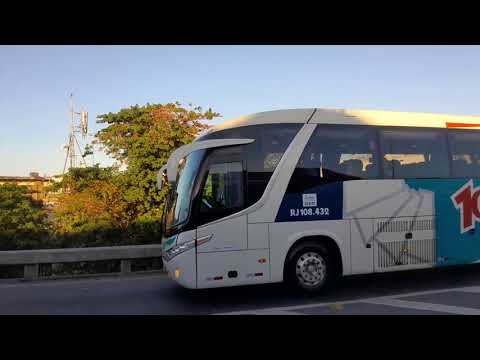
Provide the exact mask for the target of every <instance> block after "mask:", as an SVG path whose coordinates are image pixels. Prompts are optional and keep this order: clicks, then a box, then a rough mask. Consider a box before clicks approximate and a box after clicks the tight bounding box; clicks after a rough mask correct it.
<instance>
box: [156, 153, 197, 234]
mask: <svg viewBox="0 0 480 360" xmlns="http://www.w3.org/2000/svg"><path fill="white" fill-rule="evenodd" d="M204 155H205V150H197V151H194V152H192V153H191V154H189V155H188V156H186V157H185V158H183V159H181V160H180V162H179V164H178V172H177V179H176V181H175V183H173V184H171V187H170V189H169V192H168V194H167V198H166V203H165V213H164V222H165V229H166V230H169V229H172V228H173V227H176V226H178V225H180V224H182V223H184V222H185V221H187V219H188V215H189V214H190V204H191V194H192V189H193V185H194V183H195V179H196V176H197V173H198V169H199V167H200V164H201V162H202V159H203V156H204Z"/></svg>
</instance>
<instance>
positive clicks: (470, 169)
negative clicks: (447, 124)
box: [448, 129, 480, 177]
mask: <svg viewBox="0 0 480 360" xmlns="http://www.w3.org/2000/svg"><path fill="white" fill-rule="evenodd" d="M477 131H478V130H460V129H459V130H449V131H448V132H449V134H448V139H449V142H450V150H451V153H452V158H451V161H452V176H453V177H480V132H477Z"/></svg>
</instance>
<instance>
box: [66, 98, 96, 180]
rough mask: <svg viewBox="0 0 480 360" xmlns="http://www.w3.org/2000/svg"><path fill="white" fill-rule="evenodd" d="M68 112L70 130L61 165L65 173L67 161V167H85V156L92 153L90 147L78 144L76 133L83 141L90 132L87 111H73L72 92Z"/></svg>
mask: <svg viewBox="0 0 480 360" xmlns="http://www.w3.org/2000/svg"><path fill="white" fill-rule="evenodd" d="M69 112H70V131H69V134H68V143H67V144H66V145H65V146H64V149H65V151H66V156H65V163H64V165H63V173H65V170H66V169H67V163H68V164H69V168H76V167H85V166H87V162H86V161H85V157H86V156H87V155H93V151H92V147H91V146H88V145H87V146H85V147H84V148H83V149H82V146H80V143H79V141H78V138H77V135H79V134H80V135H81V137H82V140H83V141H84V142H85V141H86V140H87V136H88V135H90V134H89V133H88V112H86V111H80V112H77V111H75V108H74V104H73V94H70V111H69ZM86 148H88V151H90V152H86V151H85V150H86Z"/></svg>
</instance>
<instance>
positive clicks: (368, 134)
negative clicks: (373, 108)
mask: <svg viewBox="0 0 480 360" xmlns="http://www.w3.org/2000/svg"><path fill="white" fill-rule="evenodd" d="M377 148H378V146H377V142H376V136H375V130H374V128H373V127H367V126H346V125H318V126H317V128H316V129H315V132H314V133H313V135H312V137H311V138H310V140H309V142H308V143H307V145H306V146H305V149H304V151H303V154H302V156H301V157H300V159H299V161H298V163H297V166H296V168H295V170H294V172H293V174H292V178H291V179H290V183H289V186H288V188H287V192H289V193H297V192H303V191H305V190H307V189H310V188H313V187H315V186H318V185H321V184H326V183H330V182H337V181H346V180H357V179H375V178H378V176H379V164H378V158H379V154H378V150H377Z"/></svg>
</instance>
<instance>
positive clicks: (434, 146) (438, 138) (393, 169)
mask: <svg viewBox="0 0 480 360" xmlns="http://www.w3.org/2000/svg"><path fill="white" fill-rule="evenodd" d="M380 141H381V144H382V150H383V167H384V168H383V170H384V176H385V178H387V179H411V178H446V177H448V176H449V167H448V154H447V146H446V137H445V133H444V131H442V130H437V129H383V130H381V131H380Z"/></svg>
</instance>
